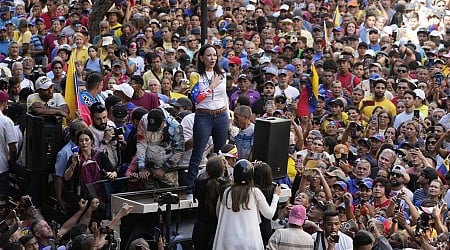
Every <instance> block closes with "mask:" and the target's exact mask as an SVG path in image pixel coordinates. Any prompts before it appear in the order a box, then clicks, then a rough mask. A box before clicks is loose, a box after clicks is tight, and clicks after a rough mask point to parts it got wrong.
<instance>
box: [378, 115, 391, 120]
mask: <svg viewBox="0 0 450 250" xmlns="http://www.w3.org/2000/svg"><path fill="white" fill-rule="evenodd" d="M387 118H389V116H387V115H380V119H387Z"/></svg>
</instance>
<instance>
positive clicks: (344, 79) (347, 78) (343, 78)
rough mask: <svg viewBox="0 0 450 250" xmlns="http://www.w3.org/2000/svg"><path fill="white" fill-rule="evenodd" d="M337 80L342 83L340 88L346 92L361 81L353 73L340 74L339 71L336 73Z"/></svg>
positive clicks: (349, 91)
mask: <svg viewBox="0 0 450 250" xmlns="http://www.w3.org/2000/svg"><path fill="white" fill-rule="evenodd" d="M352 78H353V84H352ZM337 80H339V81H340V82H341V83H342V89H346V90H347V91H348V93H350V94H351V93H352V92H353V89H354V88H355V87H356V86H358V85H359V84H360V83H361V79H359V78H358V77H357V76H355V75H353V77H352V73H350V72H349V73H347V74H346V75H342V74H341V73H337Z"/></svg>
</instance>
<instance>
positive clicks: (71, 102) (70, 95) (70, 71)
mask: <svg viewBox="0 0 450 250" xmlns="http://www.w3.org/2000/svg"><path fill="white" fill-rule="evenodd" d="M75 72H76V71H75V59H74V57H73V56H71V57H70V60H69V65H68V68H67V75H66V90H65V93H64V99H65V100H66V103H67V106H68V107H69V110H70V114H69V116H70V119H74V118H76V112H77V111H78V110H79V109H80V103H79V101H78V87H77V78H76V76H75Z"/></svg>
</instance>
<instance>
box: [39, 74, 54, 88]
mask: <svg viewBox="0 0 450 250" xmlns="http://www.w3.org/2000/svg"><path fill="white" fill-rule="evenodd" d="M53 84H54V83H53V82H52V79H50V78H48V77H46V76H41V77H39V78H38V79H37V80H36V83H35V86H36V90H38V89H48V88H50V87H51V86H52V85H53Z"/></svg>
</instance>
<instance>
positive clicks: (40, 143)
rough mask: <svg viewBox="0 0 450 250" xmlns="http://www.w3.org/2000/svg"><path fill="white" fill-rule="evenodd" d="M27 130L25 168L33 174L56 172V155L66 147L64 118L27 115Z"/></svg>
mask: <svg viewBox="0 0 450 250" xmlns="http://www.w3.org/2000/svg"><path fill="white" fill-rule="evenodd" d="M25 128H26V131H25V150H26V151H25V163H26V165H25V167H26V168H27V169H30V170H32V171H33V172H48V173H52V172H54V171H55V162H56V155H57V154H58V151H59V150H60V149H61V148H62V147H63V145H64V136H63V133H62V118H61V117H60V116H35V115H32V114H30V113H27V115H26V119H25Z"/></svg>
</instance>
